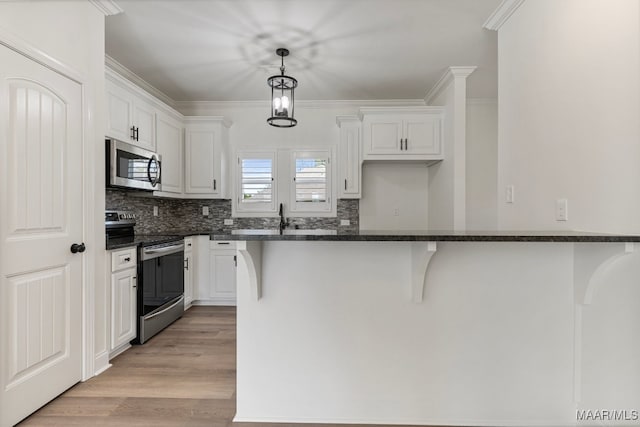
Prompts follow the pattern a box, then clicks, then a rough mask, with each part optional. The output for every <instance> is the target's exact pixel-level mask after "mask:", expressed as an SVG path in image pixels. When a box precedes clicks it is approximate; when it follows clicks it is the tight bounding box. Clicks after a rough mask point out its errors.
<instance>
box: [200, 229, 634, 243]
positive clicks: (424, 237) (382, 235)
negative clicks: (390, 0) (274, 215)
mask: <svg viewBox="0 0 640 427" xmlns="http://www.w3.org/2000/svg"><path fill="white" fill-rule="evenodd" d="M210 238H211V240H286V241H288V240H293V241H295V240H302V241H304V240H320V241H372V242H377V241H410V242H418V241H432V242H640V235H619V234H604V233H590V232H582V231H463V232H458V231H446V230H435V231H434V230H417V231H396V230H394V231H391V230H389V231H387V230H360V231H357V232H341V231H336V230H285V231H284V233H283V234H280V233H279V232H278V230H233V231H231V232H229V231H222V232H214V233H212V234H211V237H210Z"/></svg>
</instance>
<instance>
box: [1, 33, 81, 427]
mask: <svg viewBox="0 0 640 427" xmlns="http://www.w3.org/2000/svg"><path fill="white" fill-rule="evenodd" d="M0 64H2V66H1V67H0V272H1V275H0V386H1V388H0V426H2V427H4V426H10V425H13V424H15V423H17V422H18V421H20V420H21V419H23V418H25V417H26V416H28V415H29V414H30V413H32V412H34V411H35V410H36V409H38V408H39V407H40V406H42V405H44V404H45V403H47V402H48V401H50V400H51V399H53V398H55V397H56V396H57V395H58V394H60V393H62V392H63V391H65V390H66V389H67V388H69V387H71V386H72V385H74V384H75V383H77V382H78V381H80V379H81V374H82V359H81V357H82V350H81V345H82V335H81V333H82V332H81V331H82V305H81V301H82V300H81V298H82V253H81V252H78V253H76V254H72V253H71V251H70V247H71V245H72V244H73V243H80V242H82V236H83V215H82V207H83V206H82V187H83V186H82V169H83V165H82V89H81V86H80V85H79V84H78V83H76V82H74V81H72V80H69V79H67V78H65V77H63V76H62V75H60V74H58V73H56V72H54V71H52V70H50V69H49V68H47V67H45V66H42V65H40V64H38V63H37V62H34V61H32V60H30V59H28V58H26V57H25V56H22V55H21V54H19V53H16V52H14V51H13V50H10V49H8V48H6V47H4V46H2V45H0Z"/></svg>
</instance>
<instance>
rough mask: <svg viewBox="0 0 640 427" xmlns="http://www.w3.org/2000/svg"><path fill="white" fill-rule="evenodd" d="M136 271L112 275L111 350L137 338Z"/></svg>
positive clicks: (132, 269)
mask: <svg viewBox="0 0 640 427" xmlns="http://www.w3.org/2000/svg"><path fill="white" fill-rule="evenodd" d="M136 280H137V278H136V269H135V268H131V269H129V270H123V271H119V272H117V273H114V274H112V275H111V350H115V349H117V348H118V347H120V346H121V345H124V344H128V343H129V341H131V340H132V339H134V338H135V337H136Z"/></svg>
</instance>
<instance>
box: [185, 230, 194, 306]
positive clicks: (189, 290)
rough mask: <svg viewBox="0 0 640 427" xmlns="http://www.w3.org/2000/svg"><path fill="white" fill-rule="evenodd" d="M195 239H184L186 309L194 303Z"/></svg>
mask: <svg viewBox="0 0 640 427" xmlns="http://www.w3.org/2000/svg"><path fill="white" fill-rule="evenodd" d="M193 247H194V238H193V237H186V238H185V239H184V309H185V311H186V310H188V309H189V308H191V303H192V302H193V283H194V274H193V271H194V270H195V264H194V256H193Z"/></svg>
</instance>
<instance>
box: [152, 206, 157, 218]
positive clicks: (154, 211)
mask: <svg viewBox="0 0 640 427" xmlns="http://www.w3.org/2000/svg"><path fill="white" fill-rule="evenodd" d="M153 216H158V207H157V206H154V207H153Z"/></svg>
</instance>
